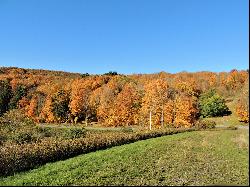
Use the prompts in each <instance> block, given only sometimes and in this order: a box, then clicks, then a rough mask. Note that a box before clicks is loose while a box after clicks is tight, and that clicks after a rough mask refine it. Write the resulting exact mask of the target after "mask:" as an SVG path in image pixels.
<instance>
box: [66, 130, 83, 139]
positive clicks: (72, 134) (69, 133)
mask: <svg viewBox="0 0 250 187" xmlns="http://www.w3.org/2000/svg"><path fill="white" fill-rule="evenodd" d="M85 134H86V130H85V129H84V128H72V129H66V130H65V132H64V136H63V137H65V138H69V139H74V138H80V137H83V136H84V135H85Z"/></svg>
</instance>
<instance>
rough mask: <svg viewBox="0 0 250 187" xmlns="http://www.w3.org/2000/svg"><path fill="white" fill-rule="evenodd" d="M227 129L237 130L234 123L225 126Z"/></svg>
mask: <svg viewBox="0 0 250 187" xmlns="http://www.w3.org/2000/svg"><path fill="white" fill-rule="evenodd" d="M227 129H229V130H237V129H238V128H237V127H235V126H234V125H230V126H228V127H227Z"/></svg>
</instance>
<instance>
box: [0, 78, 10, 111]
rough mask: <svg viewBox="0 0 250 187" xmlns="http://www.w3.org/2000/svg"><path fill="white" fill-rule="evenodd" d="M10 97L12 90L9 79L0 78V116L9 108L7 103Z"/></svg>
mask: <svg viewBox="0 0 250 187" xmlns="http://www.w3.org/2000/svg"><path fill="white" fill-rule="evenodd" d="M11 97H12V91H11V86H10V83H9V81H8V80H5V81H2V80H0V116H1V115H2V114H3V113H5V112H6V111H7V110H8V109H9V107H8V104H9V102H10V99H11Z"/></svg>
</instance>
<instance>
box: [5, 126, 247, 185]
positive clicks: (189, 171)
mask: <svg viewBox="0 0 250 187" xmlns="http://www.w3.org/2000/svg"><path fill="white" fill-rule="evenodd" d="M248 136H249V132H248V130H245V129H241V130H214V131H194V132H185V133H181V134H175V135H169V136H164V137H159V138H153V139H148V140H144V141H138V142H135V143H132V144H127V145H122V146H117V147H113V148H110V149H107V150H101V151H96V152H92V153H88V154H84V155H80V156H77V157H74V158H71V159H68V160H65V161H59V162H55V163H49V164H46V165H44V166H42V167H39V168H37V169H34V170H30V171H27V172H23V173H19V174H16V175H15V176H9V177H6V178H0V185H82V186H84V185H248V184H249V175H248V173H249V165H248V164H249V160H248V155H249V149H248V144H249V140H248Z"/></svg>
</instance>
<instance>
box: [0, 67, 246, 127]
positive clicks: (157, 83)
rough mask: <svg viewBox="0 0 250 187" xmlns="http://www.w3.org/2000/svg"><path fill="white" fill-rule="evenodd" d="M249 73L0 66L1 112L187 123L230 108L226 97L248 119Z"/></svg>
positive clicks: (106, 121)
mask: <svg viewBox="0 0 250 187" xmlns="http://www.w3.org/2000/svg"><path fill="white" fill-rule="evenodd" d="M248 76H249V75H248V71H243V70H242V71H238V70H232V71H230V72H220V73H213V72H196V73H188V72H180V73H176V74H170V73H166V72H160V73H155V74H133V75H120V74H118V73H117V72H111V71H110V72H109V73H106V74H104V75H89V74H88V73H85V74H74V73H72V74H71V73H66V72H57V71H46V70H30V69H22V68H0V115H2V114H3V113H5V112H6V111H8V110H11V109H14V108H19V109H20V110H22V111H23V112H24V113H25V114H26V115H27V116H28V117H29V118H32V119H33V120H34V121H36V122H46V123H78V122H81V123H90V122H98V123H100V124H103V125H105V126H130V125H142V126H143V125H148V124H149V122H150V121H151V125H152V126H154V127H161V126H165V125H172V126H175V127H180V126H185V127H190V126H192V125H193V124H194V123H195V122H196V121H197V120H198V119H199V118H200V117H212V116H222V115H228V114H230V111H229V109H228V108H227V106H226V104H225V102H226V100H225V99H230V98H238V100H237V101H236V105H237V106H236V113H237V115H238V117H239V120H240V121H244V122H248V118H249V105H248V100H249V92H248V91H249V84H248ZM150 119H151V120H150Z"/></svg>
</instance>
